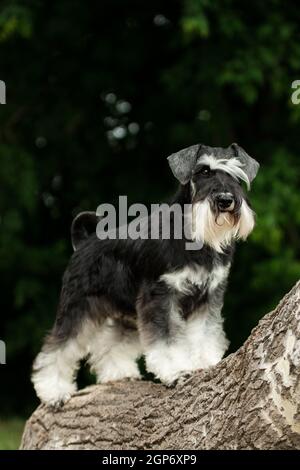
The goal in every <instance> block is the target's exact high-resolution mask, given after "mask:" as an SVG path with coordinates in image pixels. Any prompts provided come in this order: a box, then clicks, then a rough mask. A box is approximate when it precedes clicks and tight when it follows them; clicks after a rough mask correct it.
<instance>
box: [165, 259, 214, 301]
mask: <svg viewBox="0 0 300 470" xmlns="http://www.w3.org/2000/svg"><path fill="white" fill-rule="evenodd" d="M207 277H208V272H207V270H206V269H205V268H203V267H199V266H196V267H193V266H186V267H185V268H183V269H181V270H179V271H174V272H172V273H168V274H163V275H162V276H161V277H160V280H162V281H164V282H166V284H168V285H169V286H171V287H173V288H174V289H177V290H178V291H180V292H182V293H187V294H188V289H189V283H191V284H194V285H197V286H199V287H200V286H201V285H203V284H204V283H205V282H206V281H207Z"/></svg>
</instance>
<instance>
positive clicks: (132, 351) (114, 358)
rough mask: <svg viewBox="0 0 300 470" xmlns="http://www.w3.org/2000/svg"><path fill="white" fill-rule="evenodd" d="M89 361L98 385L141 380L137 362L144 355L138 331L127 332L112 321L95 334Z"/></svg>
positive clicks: (90, 347) (90, 348) (90, 346)
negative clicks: (117, 381) (126, 380)
mask: <svg viewBox="0 0 300 470" xmlns="http://www.w3.org/2000/svg"><path fill="white" fill-rule="evenodd" d="M89 353H90V357H89V359H88V361H89V363H90V365H91V370H92V371H93V372H95V374H96V377H97V382H98V383H104V382H110V381H113V380H121V379H125V378H129V379H139V378H141V376H140V372H139V369H138V365H137V362H136V360H137V359H138V357H139V356H141V355H142V349H141V344H140V341H139V337H138V333H137V331H129V332H125V331H124V330H121V329H119V328H118V327H117V326H116V325H115V324H114V323H113V322H112V321H111V320H110V321H109V320H108V321H107V322H106V324H105V325H104V326H101V328H100V329H99V330H98V331H96V332H95V334H94V336H93V338H92V341H91V343H90V345H89Z"/></svg>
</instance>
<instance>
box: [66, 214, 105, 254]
mask: <svg viewBox="0 0 300 470" xmlns="http://www.w3.org/2000/svg"><path fill="white" fill-rule="evenodd" d="M99 220H100V217H98V216H97V215H96V212H80V213H79V214H78V215H77V216H76V217H75V219H73V222H72V225H71V240H72V246H73V250H74V251H76V250H77V249H78V248H79V245H81V243H82V242H84V241H85V240H87V239H88V238H89V236H90V235H92V234H93V233H96V227H97V223H98V222H99Z"/></svg>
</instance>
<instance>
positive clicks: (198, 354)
mask: <svg viewBox="0 0 300 470" xmlns="http://www.w3.org/2000/svg"><path fill="white" fill-rule="evenodd" d="M221 308H222V306H221V305H220V306H218V305H216V304H212V303H208V304H205V305H203V306H202V307H201V308H200V309H199V310H197V311H196V312H194V313H193V314H192V315H191V317H190V318H189V319H188V320H187V339H188V342H189V345H190V354H191V358H192V361H193V364H194V367H195V369H207V368H208V367H210V366H213V365H215V364H217V363H218V362H219V361H220V360H221V359H222V357H223V356H224V354H225V352H226V350H227V348H228V345H229V342H228V340H227V339H226V335H225V332H224V329H223V318H222V316H221Z"/></svg>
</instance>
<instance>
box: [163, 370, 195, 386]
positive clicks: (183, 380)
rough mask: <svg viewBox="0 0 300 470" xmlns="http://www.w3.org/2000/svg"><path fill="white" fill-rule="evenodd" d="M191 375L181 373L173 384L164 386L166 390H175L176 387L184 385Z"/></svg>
mask: <svg viewBox="0 0 300 470" xmlns="http://www.w3.org/2000/svg"><path fill="white" fill-rule="evenodd" d="M192 375H193V372H192V371H188V372H182V373H181V374H180V375H179V376H178V377H177V378H176V379H175V380H174V381H173V382H171V383H169V384H166V385H167V387H168V388H175V387H177V386H178V385H180V386H181V385H184V384H185V383H186V382H187V380H188V379H190V378H191V376H192Z"/></svg>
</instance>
